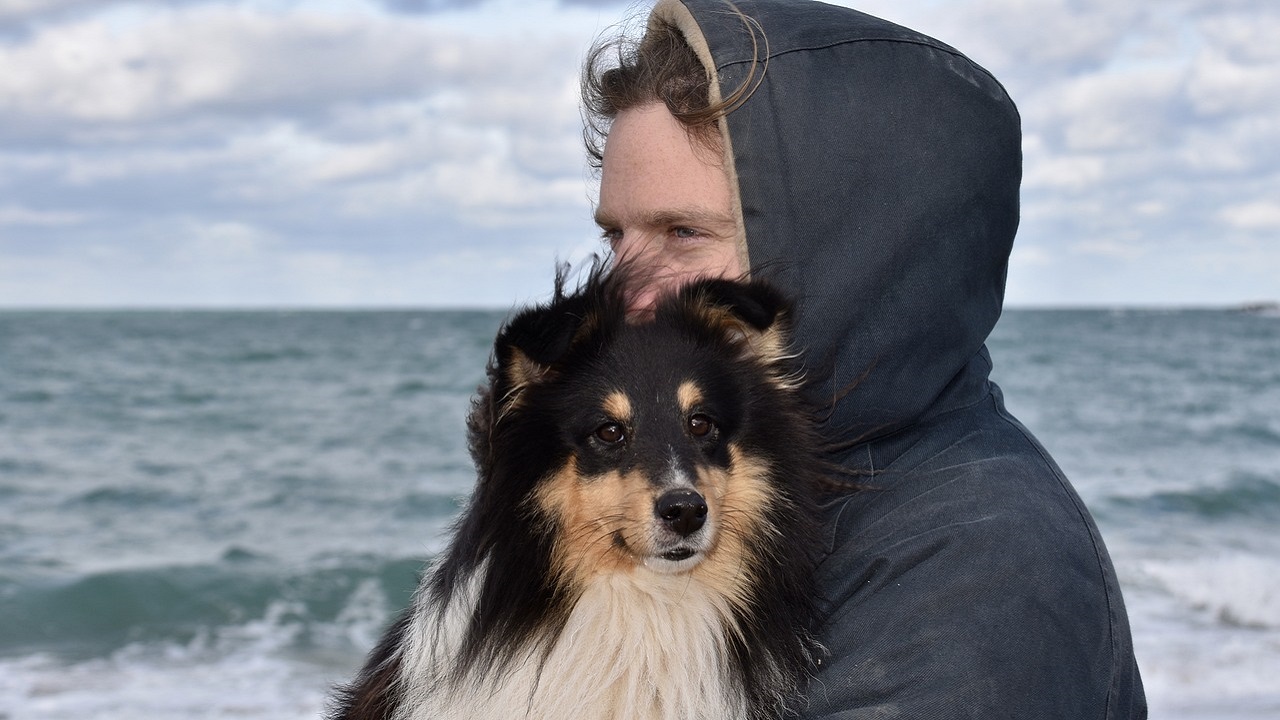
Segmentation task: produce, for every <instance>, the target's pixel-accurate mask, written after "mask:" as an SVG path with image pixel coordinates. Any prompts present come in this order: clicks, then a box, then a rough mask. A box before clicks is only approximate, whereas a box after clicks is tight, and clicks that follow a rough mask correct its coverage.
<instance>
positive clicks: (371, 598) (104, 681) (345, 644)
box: [0, 581, 386, 720]
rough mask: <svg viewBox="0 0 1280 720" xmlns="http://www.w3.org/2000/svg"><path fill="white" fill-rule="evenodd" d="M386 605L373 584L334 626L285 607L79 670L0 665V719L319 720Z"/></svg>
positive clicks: (38, 659) (26, 662)
mask: <svg viewBox="0 0 1280 720" xmlns="http://www.w3.org/2000/svg"><path fill="white" fill-rule="evenodd" d="M385 604H386V600H385V598H384V597H383V596H382V593H381V591H380V590H379V589H378V587H377V585H376V583H374V582H373V581H368V582H367V583H365V584H364V585H362V586H361V587H359V588H358V589H357V591H356V592H355V593H353V595H352V598H351V601H350V602H349V603H348V605H347V606H346V608H345V609H344V610H343V611H342V613H341V614H340V615H339V618H338V620H337V621H335V622H333V623H323V624H318V623H308V622H307V621H306V618H305V610H304V608H302V607H301V606H300V605H298V604H296V603H290V602H283V601H282V602H276V603H273V604H272V605H271V606H270V607H269V608H268V609H267V611H266V613H265V614H264V616H263V617H261V618H258V619H255V620H252V621H249V622H247V623H244V624H242V625H236V626H227V627H223V628H219V629H218V630H216V631H213V632H204V633H201V634H200V635H198V636H197V637H196V638H194V639H193V640H191V641H190V642H186V643H175V642H149V643H135V644H132V645H129V646H126V647H124V648H122V649H121V650H119V651H117V652H115V653H113V654H111V655H110V656H108V657H105V658H97V659H92V660H87V661H82V662H75V663H67V662H65V661H63V660H60V659H58V658H55V657H53V656H51V655H48V654H38V655H29V656H26V657H20V658H15V659H4V660H0V718H10V717H12V718H13V719H14V720H18V719H21V720H63V719H64V718H72V717H74V718H94V719H95V720H174V719H177V718H182V719H183V720H187V719H192V720H200V719H202V718H230V717H235V718H247V719H249V720H253V719H255V718H264V719H265V718H271V720H294V719H295V718H296V719H297V720H303V719H304V718H305V719H306V720H315V719H316V718H318V717H320V716H321V712H322V709H323V707H324V703H325V698H326V696H327V694H328V692H329V690H330V687H331V686H332V685H333V684H334V683H335V682H340V681H344V680H346V679H349V678H350V677H351V676H352V675H353V674H354V671H355V669H356V667H357V665H358V663H359V661H360V659H361V655H362V654H363V653H364V652H365V651H367V649H368V647H369V646H370V645H371V644H372V642H373V640H374V639H376V637H377V632H378V629H379V628H380V627H381V625H382V623H383V621H384V614H385V609H384V606H385ZM6 713H8V714H6Z"/></svg>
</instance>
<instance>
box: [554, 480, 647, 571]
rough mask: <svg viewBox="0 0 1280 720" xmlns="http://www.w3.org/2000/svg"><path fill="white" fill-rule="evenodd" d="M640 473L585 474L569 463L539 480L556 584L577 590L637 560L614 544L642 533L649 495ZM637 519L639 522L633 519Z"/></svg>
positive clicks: (625, 567) (621, 569)
mask: <svg viewBox="0 0 1280 720" xmlns="http://www.w3.org/2000/svg"><path fill="white" fill-rule="evenodd" d="M646 486H647V483H646V482H645V481H644V479H643V478H642V477H640V476H638V475H637V476H635V477H628V476H624V475H623V474H621V473H607V474H605V475H601V476H598V477H592V478H586V477H583V476H582V475H581V474H579V473H578V469H577V465H576V463H574V462H570V463H568V464H567V465H566V466H565V468H564V469H563V470H561V471H560V472H558V473H556V474H555V475H553V476H551V477H550V478H548V479H547V480H545V481H544V482H543V483H542V485H541V486H540V487H539V488H538V490H537V491H536V493H535V500H536V502H537V505H538V509H539V510H540V511H541V512H542V515H543V517H544V518H546V520H547V521H549V522H551V523H553V525H554V526H555V528H556V535H557V537H556V544H555V548H554V550H553V555H554V556H553V558H552V562H553V564H554V567H555V572H556V574H557V576H558V577H559V578H560V580H561V581H562V582H564V583H565V584H567V585H568V586H570V587H575V588H581V587H583V586H584V585H585V584H586V583H587V582H589V581H590V580H591V579H592V578H594V577H597V576H599V575H604V574H608V573H614V572H626V571H629V570H631V569H633V568H634V567H635V565H636V561H637V559H636V558H635V557H634V556H633V555H632V554H631V553H630V552H627V551H626V550H623V549H622V548H619V547H617V546H616V545H615V543H614V537H615V535H618V534H620V535H621V536H622V537H623V539H624V540H627V541H628V544H629V545H630V541H631V540H632V538H635V537H637V536H638V535H641V534H642V531H641V530H640V529H639V527H638V525H639V524H640V523H643V522H644V521H647V520H648V518H649V517H650V516H651V515H652V513H653V510H652V508H653V497H652V495H651V494H650V493H649V491H648V489H647V487H646ZM637 520H639V522H637Z"/></svg>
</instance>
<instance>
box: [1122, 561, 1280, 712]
mask: <svg viewBox="0 0 1280 720" xmlns="http://www.w3.org/2000/svg"><path fill="white" fill-rule="evenodd" d="M1135 571H1136V573H1137V576H1136V577H1133V578H1131V579H1132V580H1133V582H1130V583H1127V584H1126V587H1125V599H1126V601H1127V605H1128V607H1129V617H1130V621H1131V623H1132V626H1133V636H1134V645H1135V651H1136V653H1137V656H1138V665H1139V668H1140V669H1141V672H1142V679H1143V684H1144V685H1145V688H1146V694H1147V699H1148V701H1149V702H1150V706H1151V717H1153V718H1168V719H1170V720H1228V719H1231V720H1237V719H1238V720H1246V719H1248V720H1253V719H1254V718H1257V719H1261V718H1274V717H1280V685H1277V683H1276V678H1277V677H1280V560H1277V559H1273V558H1271V557H1265V556H1260V555H1256V554H1250V553H1244V552H1227V551H1219V552H1217V553H1215V554H1213V555H1212V556H1197V557H1190V558H1182V559H1162V560H1146V561H1141V562H1139V563H1137V564H1136V567H1135Z"/></svg>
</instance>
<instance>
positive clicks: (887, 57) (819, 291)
mask: <svg viewBox="0 0 1280 720" xmlns="http://www.w3.org/2000/svg"><path fill="white" fill-rule="evenodd" d="M654 14H655V16H659V17H665V18H667V19H669V20H671V21H673V22H674V23H675V24H676V25H677V26H678V27H680V28H681V30H682V31H683V32H684V34H685V36H686V38H687V39H688V41H689V43H690V45H691V46H692V47H693V48H694V50H695V51H696V52H698V54H699V55H700V56H702V58H703V62H704V63H706V64H708V65H710V66H713V67H714V68H715V70H716V74H717V75H718V77H719V86H718V87H713V89H712V95H713V99H715V98H716V96H717V95H718V93H719V92H720V88H725V89H726V91H731V90H732V89H734V88H736V87H738V86H739V85H740V84H742V83H744V82H749V83H751V85H752V86H754V90H753V91H752V93H751V95H750V97H749V98H748V99H747V100H746V102H745V103H743V104H742V105H741V106H739V107H738V108H736V109H735V110H733V111H732V112H731V113H730V114H729V115H728V116H727V117H726V118H724V119H723V120H722V121H721V132H722V134H723V135H724V138H725V141H726V142H725V148H726V163H727V166H728V167H729V169H730V173H729V174H730V180H731V182H732V183H734V184H736V186H737V191H738V197H739V200H740V207H739V208H738V210H739V211H740V212H741V221H742V227H744V228H745V234H746V239H745V243H746V246H745V247H744V248H740V252H741V253H743V254H744V255H745V257H746V258H747V259H748V261H749V265H748V267H750V268H751V274H752V276H753V277H764V278H767V279H770V280H772V281H773V282H775V283H776V284H778V285H779V286H780V287H782V288H783V289H784V290H787V291H788V292H790V293H791V294H792V295H793V297H794V298H795V301H796V318H795V320H796V327H795V334H796V344H797V349H798V350H800V351H802V352H804V353H805V357H806V361H805V365H806V369H807V372H808V373H809V377H810V379H811V380H812V381H813V382H812V384H811V387H812V388H813V389H814V393H815V394H816V395H817V397H815V398H814V399H815V400H816V401H817V402H819V403H820V404H822V405H824V406H830V407H831V408H832V410H831V415H830V419H829V421H828V431H829V433H830V435H831V436H833V437H840V438H845V439H848V438H862V439H871V438H875V437H880V436H883V435H887V434H889V433H892V432H894V431H896V430H899V429H902V428H904V427H907V426H909V425H912V424H913V423H916V422H919V421H921V420H923V419H926V418H928V417H931V416H935V415H938V414H940V413H943V412H946V411H947V410H950V409H954V408H958V407H963V406H966V405H969V404H972V403H974V402H977V401H979V400H981V399H982V398H984V397H986V396H987V394H988V393H989V392H990V389H989V385H988V381H987V374H988V372H989V371H990V367H991V365H990V359H989V356H988V355H987V353H986V350H985V347H984V341H985V340H986V337H987V335H988V333H990V331H991V329H992V327H993V326H994V325H995V323H996V320H997V319H998V318H999V315H1000V308H1001V303H1002V301H1003V297H1004V281H1005V271H1006V268H1007V263H1008V257H1009V250H1010V248H1011V246H1012V243H1013V237H1014V234H1015V232H1016V230H1017V225H1018V186H1019V182H1020V180H1021V165H1022V157H1021V131H1020V127H1019V118H1018V113H1017V109H1016V108H1015V107H1014V104H1013V102H1012V101H1011V100H1010V99H1009V97H1008V95H1007V94H1006V93H1005V91H1004V88H1003V87H1001V85H1000V84H999V83H998V82H997V81H996V80H995V79H994V78H993V77H992V76H991V75H990V74H989V73H988V72H986V71H985V70H983V69H982V68H981V67H978V66H977V65H976V64H974V63H973V62H971V61H970V60H969V59H968V58H966V57H965V56H964V55H962V54H960V53H959V52H957V51H956V50H954V49H952V48H951V47H948V46H947V45H945V44H943V43H940V42H938V41H936V40H934V39H932V38H929V37H927V36H924V35H921V34H919V33H916V32H914V31H911V30H908V29H906V28H903V27H899V26H897V25H894V24H892V23H889V22H886V21H884V20H880V19H878V18H874V17H871V16H869V15H866V14H863V13H860V12H856V11H853V10H849V9H846V8H840V7H835V6H831V5H825V4H822V3H809V2H795V1H794V0H759V1H757V2H748V1H746V0H743V1H742V2H737V3H735V4H734V5H729V4H728V3H726V2H723V0H662V1H661V2H659V3H658V5H657V6H656V7H655V9H654ZM713 77H714V75H713Z"/></svg>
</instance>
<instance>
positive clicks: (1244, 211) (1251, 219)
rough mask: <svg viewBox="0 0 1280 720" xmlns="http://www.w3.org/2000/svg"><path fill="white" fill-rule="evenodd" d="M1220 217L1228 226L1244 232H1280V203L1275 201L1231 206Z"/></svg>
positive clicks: (1224, 209)
mask: <svg viewBox="0 0 1280 720" xmlns="http://www.w3.org/2000/svg"><path fill="white" fill-rule="evenodd" d="M1218 216H1219V217H1220V218H1221V219H1222V221H1223V222H1225V223H1226V224H1227V225H1230V226H1231V227H1235V228H1240V229H1242V230H1280V202H1278V201H1275V200H1269V201H1268V200H1262V201H1259V202H1251V203H1244V204H1242V205H1231V206H1229V207H1225V208H1223V209H1222V212H1220V213H1219V215H1218Z"/></svg>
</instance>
